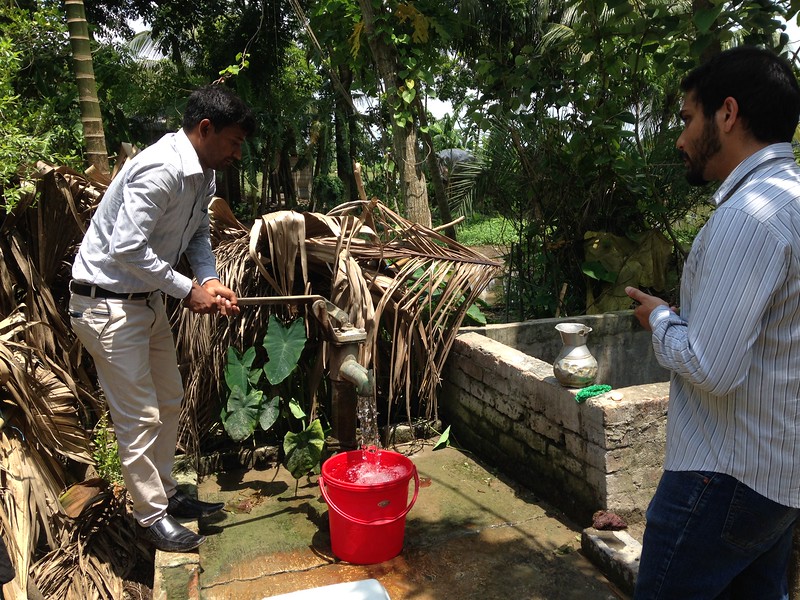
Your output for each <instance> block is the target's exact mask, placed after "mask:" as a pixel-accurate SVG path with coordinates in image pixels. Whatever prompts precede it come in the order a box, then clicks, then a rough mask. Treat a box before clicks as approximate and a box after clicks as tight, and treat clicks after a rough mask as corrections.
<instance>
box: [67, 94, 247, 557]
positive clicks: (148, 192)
mask: <svg viewBox="0 0 800 600" xmlns="http://www.w3.org/2000/svg"><path fill="white" fill-rule="evenodd" d="M254 129H255V119H254V116H253V114H252V112H251V111H250V109H249V108H248V107H247V106H246V105H245V104H244V103H243V102H242V101H241V99H239V98H238V97H237V96H236V95H235V94H234V93H233V92H232V91H231V90H229V89H228V88H226V87H225V86H224V85H210V86H205V87H203V88H200V89H198V90H196V91H195V92H194V93H192V94H191V95H190V96H189V99H188V101H187V105H186V111H185V113H184V116H183V124H182V128H181V129H180V130H179V131H178V132H176V133H170V134H167V135H165V136H164V137H163V138H161V139H160V140H159V141H158V142H156V143H155V144H153V145H152V146H150V147H148V148H146V149H144V150H143V151H141V152H140V153H139V154H137V155H136V156H134V157H133V158H132V159H131V160H129V161H128V162H127V163H126V164H125V165H124V166H123V168H122V170H121V171H120V172H119V173H118V174H117V176H116V177H115V178H114V180H113V181H112V182H111V184H110V185H109V187H108V190H107V191H106V192H105V194H104V195H103V199H102V201H101V202H100V205H99V206H98V208H97V211H96V212H95V214H94V216H93V218H92V221H91V223H90V225H89V229H88V231H87V232H86V235H85V237H84V239H83V242H82V243H81V246H80V250H79V252H78V254H77V256H76V258H75V262H74V264H73V268H72V282H71V283H70V290H71V292H72V294H71V296H70V305H69V312H70V317H71V322H72V327H73V329H74V330H75V333H76V335H77V336H78V339H80V341H81V342H82V343H83V345H84V346H85V347H86V349H87V351H88V352H89V353H90V354H91V355H92V357H93V358H94V363H95V366H96V369H97V376H98V380H99V382H100V385H101V387H102V389H103V392H104V393H105V396H106V401H107V403H108V407H109V412H110V414H111V419H112V421H113V423H114V431H115V433H116V437H117V442H118V444H119V455H120V461H121V463H122V475H123V477H124V479H125V485H126V487H127V489H128V492H129V494H130V496H131V499H132V501H133V514H134V517H135V518H136V520H137V522H138V523H139V525H140V526H141V527H142V528H143V532H144V535H145V537H146V538H147V539H149V540H150V541H151V542H152V543H153V545H155V547H156V548H159V549H161V550H165V551H170V552H187V551H189V550H192V549H194V548H196V547H197V546H199V545H200V544H201V543H203V541H205V537H204V536H201V535H198V534H196V533H194V532H193V531H191V530H189V529H187V528H186V527H184V526H183V525H181V524H180V523H179V522H177V521H176V520H175V518H176V517H177V518H197V517H200V516H205V515H208V514H212V513H214V512H217V511H219V510H221V509H222V505H221V504H216V503H215V504H212V503H207V502H200V501H198V500H195V499H193V498H191V497H189V496H187V495H185V494H183V493H181V492H178V491H177V490H176V482H175V479H174V478H173V477H172V467H173V463H174V458H175V449H176V444H177V434H178V417H179V414H180V407H181V401H182V399H183V382H182V381H181V376H180V373H179V371H178V366H177V359H176V355H175V343H174V340H173V336H172V331H171V329H170V325H169V321H168V319H167V313H166V310H165V307H164V299H163V297H162V293H163V294H167V295H169V296H172V297H174V298H180V299H182V300H183V303H184V306H185V307H186V308H188V309H189V310H191V311H192V312H195V313H200V314H213V313H218V314H221V315H235V314H238V312H239V307H238V306H237V298H236V295H235V294H234V292H233V291H232V290H230V289H229V288H228V287H226V286H224V285H223V284H222V283H221V282H220V281H219V275H218V273H217V271H216V266H215V260H214V255H213V253H212V250H211V240H210V231H209V217H208V205H209V202H210V201H211V198H212V196H213V194H214V193H215V189H216V185H215V170H216V169H224V168H225V167H227V166H229V165H231V164H232V163H233V162H234V161H237V160H240V159H241V146H242V143H243V142H244V140H245V138H246V137H247V136H248V135H250V134H251V133H252V132H253V130H254ZM184 254H185V255H186V257H187V258H188V260H189V263H190V265H191V268H192V271H193V273H194V276H195V281H193V280H192V279H190V278H188V277H186V276H185V275H182V274H181V273H179V272H178V271H176V270H175V266H176V265H177V263H178V261H179V259H180V258H181V256H183V255H184Z"/></svg>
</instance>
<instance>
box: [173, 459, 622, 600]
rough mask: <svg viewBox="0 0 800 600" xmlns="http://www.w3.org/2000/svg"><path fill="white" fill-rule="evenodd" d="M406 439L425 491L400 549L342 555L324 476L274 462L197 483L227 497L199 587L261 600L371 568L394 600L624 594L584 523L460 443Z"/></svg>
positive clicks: (206, 496)
mask: <svg viewBox="0 0 800 600" xmlns="http://www.w3.org/2000/svg"><path fill="white" fill-rule="evenodd" d="M397 450H398V451H399V452H402V453H403V454H406V455H408V456H409V458H410V459H411V461H412V462H413V463H414V464H415V466H416V468H417V470H418V472H419V476H420V481H421V485H420V490H419V497H418V499H417V502H416V504H415V505H414V507H413V508H412V509H411V511H410V512H409V513H408V516H407V517H406V527H405V543H404V548H403V551H402V552H401V553H400V555H398V556H397V557H395V558H393V559H391V560H388V561H386V562H383V563H380V564H375V565H352V564H349V563H346V562H342V561H339V560H338V559H337V558H336V557H335V556H333V554H332V552H331V543H330V542H331V540H330V533H329V530H328V514H327V511H328V508H327V506H326V504H325V503H324V501H323V500H322V497H321V494H320V490H319V487H318V484H317V479H316V477H314V478H310V479H307V478H303V479H301V480H299V481H295V480H294V479H293V478H292V476H291V475H290V474H289V473H288V472H287V471H286V470H285V469H284V468H282V467H281V468H274V467H272V468H264V469H251V470H249V471H241V472H235V473H220V474H216V475H212V476H209V477H207V478H206V479H205V480H204V481H202V482H200V483H199V484H198V496H199V497H200V498H201V499H203V500H208V501H222V502H224V503H225V512H224V513H222V514H221V515H218V516H217V517H216V518H209V519H204V520H201V522H200V523H199V526H200V531H201V532H202V533H204V534H206V535H208V536H209V538H208V541H207V542H206V543H205V544H203V545H202V546H201V547H200V555H199V561H200V570H199V581H198V582H197V585H198V586H199V593H200V597H201V598H203V599H205V600H217V599H231V600H233V599H235V600H251V599H252V600H261V599H262V598H265V597H268V596H271V595H276V594H281V593H287V592H292V591H296V590H300V589H307V588H313V587H317V586H323V585H329V584H334V583H340V582H344V581H356V580H360V579H367V578H374V579H377V580H378V581H380V582H381V583H382V584H383V586H384V587H385V588H386V589H387V591H388V592H389V595H390V596H391V598H392V600H412V599H414V600H449V599H452V598H458V599H459V600H495V599H497V600H507V599H511V598H514V599H531V600H536V599H542V600H573V599H574V600H614V599H625V598H626V597H625V596H624V595H623V594H622V593H621V592H620V591H619V590H618V589H616V588H615V587H614V585H613V584H611V583H610V582H609V581H608V580H607V579H606V578H605V577H604V576H603V574H602V573H601V572H600V571H599V570H597V569H596V568H595V567H594V566H593V565H592V564H591V563H590V562H589V561H588V559H587V558H586V557H585V556H584V555H583V554H582V553H581V552H580V533H581V529H582V526H583V525H585V524H583V525H581V524H576V523H571V522H570V521H569V520H568V519H566V518H565V517H564V516H563V515H562V514H561V513H560V512H559V511H557V510H556V509H554V508H553V507H551V506H549V505H548V504H546V503H544V502H542V501H540V500H539V499H538V498H536V497H535V496H534V495H533V494H531V493H529V492H528V491H526V490H525V489H523V488H520V487H518V486H515V485H514V484H513V482H510V481H508V480H505V479H504V478H502V477H500V476H498V475H497V474H495V473H493V472H492V471H491V470H490V469H488V468H487V467H485V466H484V465H482V464H481V463H480V462H478V461H476V460H475V459H474V458H473V457H471V456H470V455H468V454H466V453H463V452H461V451H458V450H456V449H453V448H446V449H443V450H438V451H436V452H434V451H432V448H431V445H424V446H423V445H416V446H406V447H399V448H397ZM411 487H412V488H413V483H412V484H411ZM411 491H413V490H411ZM409 497H410V494H409ZM173 597H174V596H173V595H170V598H171V599H172V598H173Z"/></svg>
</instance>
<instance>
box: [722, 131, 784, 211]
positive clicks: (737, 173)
mask: <svg viewBox="0 0 800 600" xmlns="http://www.w3.org/2000/svg"><path fill="white" fill-rule="evenodd" d="M779 158H787V159H789V160H791V161H792V162H794V153H793V152H792V145H791V144H790V143H789V142H779V143H777V144H771V145H769V146H767V147H766V148H762V149H761V150H759V151H758V152H754V153H753V154H751V155H750V156H748V157H747V158H745V159H744V160H743V161H742V162H740V163H739V164H738V165H737V166H736V168H735V169H734V170H733V171H731V174H730V175H728V176H727V177H726V178H725V181H723V182H722V184H721V185H720V186H719V188H717V191H716V192H715V193H714V195H713V196H712V197H711V201H712V202H713V203H714V204H715V205H717V206H719V205H720V204H722V202H723V200H724V199H725V198H727V196H728V195H729V191H730V190H733V189H735V188H736V187H737V186H738V185H739V184H740V182H741V181H742V180H743V179H744V178H745V177H747V176H748V175H750V174H751V173H752V172H753V170H754V169H756V167H758V165H760V164H762V163H764V162H767V161H768V160H774V159H779Z"/></svg>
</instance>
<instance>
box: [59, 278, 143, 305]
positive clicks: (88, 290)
mask: <svg viewBox="0 0 800 600" xmlns="http://www.w3.org/2000/svg"><path fill="white" fill-rule="evenodd" d="M69 289H70V291H71V292H72V293H73V294H78V295H79V296H88V297H89V298H119V299H120V300H144V299H145V298H149V297H150V294H152V293H153V292H134V293H132V294H125V293H121V292H112V291H111V290H107V289H105V288H101V287H100V286H99V285H87V284H85V283H78V282H77V281H70V282H69Z"/></svg>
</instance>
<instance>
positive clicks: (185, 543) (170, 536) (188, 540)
mask: <svg viewBox="0 0 800 600" xmlns="http://www.w3.org/2000/svg"><path fill="white" fill-rule="evenodd" d="M144 536H145V538H147V539H148V540H149V541H150V542H151V543H152V544H153V545H154V546H155V547H156V548H158V549H159V550H163V551H164V552H189V551H190V550H194V549H195V548H197V547H198V546H199V545H200V544H202V543H203V542H205V541H206V536H204V535H198V534H196V533H195V532H194V531H191V530H189V529H186V527H184V526H183V525H181V524H180V523H178V522H177V521H176V520H175V519H173V518H172V517H171V516H169V515H164V516H163V517H162V518H161V519H159V520H158V521H156V522H155V523H153V524H152V525H150V527H145V528H144Z"/></svg>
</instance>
